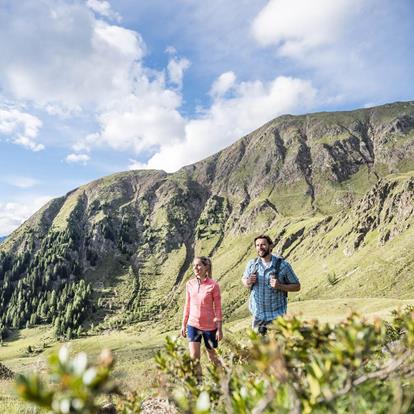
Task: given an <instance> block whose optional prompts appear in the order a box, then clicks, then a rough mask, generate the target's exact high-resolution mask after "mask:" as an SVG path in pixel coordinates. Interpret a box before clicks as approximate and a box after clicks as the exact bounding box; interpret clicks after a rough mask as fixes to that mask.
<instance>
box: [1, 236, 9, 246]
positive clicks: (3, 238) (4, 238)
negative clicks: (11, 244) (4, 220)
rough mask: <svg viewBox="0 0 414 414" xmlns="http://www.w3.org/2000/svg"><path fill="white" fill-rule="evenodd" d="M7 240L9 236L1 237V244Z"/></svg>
mask: <svg viewBox="0 0 414 414" xmlns="http://www.w3.org/2000/svg"><path fill="white" fill-rule="evenodd" d="M6 239H7V236H0V244H1V243H3V242H4V240H6Z"/></svg>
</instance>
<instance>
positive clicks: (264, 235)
mask: <svg viewBox="0 0 414 414" xmlns="http://www.w3.org/2000/svg"><path fill="white" fill-rule="evenodd" d="M258 239H265V240H267V242H268V243H269V245H270V246H273V240H272V239H271V238H270V237H269V236H268V235H267V234H261V235H260V236H257V237H255V239H254V244H255V245H256V240H258Z"/></svg>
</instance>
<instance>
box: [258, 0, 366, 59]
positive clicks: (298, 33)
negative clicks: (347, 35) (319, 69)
mask: <svg viewBox="0 0 414 414" xmlns="http://www.w3.org/2000/svg"><path fill="white" fill-rule="evenodd" d="M363 2H364V1H363ZM363 2H361V1H359V0H336V1H330V0H313V1H307V0H270V1H269V2H268V3H267V5H266V6H265V7H264V8H263V9H262V11H261V12H260V13H259V14H258V15H257V16H256V18H255V19H254V21H253V24H252V33H253V35H254V37H255V38H256V39H257V41H258V42H260V43H261V44H262V45H265V46H268V45H271V44H276V45H277V46H278V48H279V53H281V54H282V55H286V56H295V57H299V56H303V54H304V53H305V52H307V51H309V50H312V49H314V48H317V47H320V46H324V45H330V44H334V43H335V42H336V40H337V39H338V37H340V36H341V34H342V33H343V31H344V30H345V29H346V27H345V26H344V23H345V22H346V21H347V19H349V18H350V17H352V16H353V15H355V14H357V13H358V12H359V11H360V5H361V3H363Z"/></svg>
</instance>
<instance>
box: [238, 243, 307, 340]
mask: <svg viewBox="0 0 414 414" xmlns="http://www.w3.org/2000/svg"><path fill="white" fill-rule="evenodd" d="M254 246H255V248H256V252H257V255H258V257H257V258H256V259H252V260H250V261H249V262H248V263H247V266H246V270H245V271H244V274H243V277H242V283H243V285H244V286H245V287H246V288H249V289H250V290H251V292H250V299H249V310H250V312H251V314H252V315H253V321H252V327H253V329H255V330H256V331H258V332H259V333H260V334H261V335H265V334H266V333H267V326H268V325H270V324H271V323H272V322H273V320H275V319H276V318H277V317H278V316H282V315H284V314H285V313H286V311H287V293H288V292H297V291H299V290H300V282H299V279H298V278H297V276H296V275H295V273H294V272H293V270H292V267H291V266H290V264H289V263H288V262H287V261H285V260H284V259H283V258H281V257H278V256H274V255H272V249H273V241H272V239H271V238H270V237H269V236H267V235H260V236H257V237H256V238H255V239H254Z"/></svg>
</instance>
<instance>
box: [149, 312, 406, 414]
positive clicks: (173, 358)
mask: <svg viewBox="0 0 414 414" xmlns="http://www.w3.org/2000/svg"><path fill="white" fill-rule="evenodd" d="M388 325H390V326H392V327H394V328H395V332H399V333H400V335H399V337H398V341H397V342H395V341H394V343H393V344H392V345H393V346H389V345H390V344H389V343H388V341H389V329H390V328H389V327H387V324H386V323H385V322H384V321H381V320H376V321H374V322H373V323H369V322H367V321H365V320H364V319H361V318H360V317H359V316H358V315H356V314H352V315H350V316H349V317H348V318H347V319H346V320H344V321H343V322H341V323H339V324H337V325H334V326H330V325H328V324H320V323H318V322H317V321H310V322H302V321H300V320H299V319H297V318H296V317H291V318H288V317H287V318H278V320H277V321H276V322H275V323H274V327H273V328H274V329H273V330H272V331H271V332H270V333H269V335H268V336H267V337H264V338H262V337H259V336H258V335H257V334H256V333H254V332H250V334H249V342H248V343H247V344H246V345H245V346H242V345H239V344H237V343H235V342H234V343H232V344H231V346H230V347H228V348H229V349H228V350H226V351H223V352H222V354H221V359H222V364H223V369H219V370H216V369H214V368H209V370H208V372H207V375H205V376H204V381H203V384H202V385H201V386H198V385H197V383H196V381H195V378H196V375H195V371H194V366H193V364H192V361H191V359H190V358H189V356H188V354H187V352H186V351H185V348H184V347H183V346H182V345H180V343H179V341H178V340H172V339H171V338H169V339H167V342H166V345H165V349H164V350H163V351H162V352H160V353H159V354H158V355H157V357H156V362H157V365H158V368H159V370H160V372H161V374H162V380H161V385H162V388H163V389H164V390H165V391H166V392H167V395H168V396H169V397H170V398H171V399H173V400H174V401H175V403H176V405H177V406H178V408H179V409H180V410H181V411H182V412H185V413H193V412H195V413H213V412H214V413H227V414H231V413H234V414H242V413H243V414H244V413H255V414H259V413H275V412H277V413H303V414H307V413H349V412H355V413H372V414H374V413H375V414H381V413H384V414H385V413H391V412H395V413H412V412H414V381H413V376H414V352H413V348H414V314H413V313H412V312H411V311H410V309H406V310H405V311H401V312H396V313H395V314H394V320H393V321H392V322H391V323H390V324H388ZM221 348H224V347H221Z"/></svg>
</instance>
